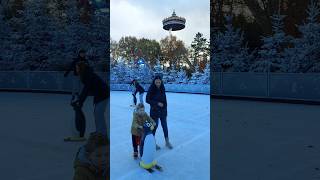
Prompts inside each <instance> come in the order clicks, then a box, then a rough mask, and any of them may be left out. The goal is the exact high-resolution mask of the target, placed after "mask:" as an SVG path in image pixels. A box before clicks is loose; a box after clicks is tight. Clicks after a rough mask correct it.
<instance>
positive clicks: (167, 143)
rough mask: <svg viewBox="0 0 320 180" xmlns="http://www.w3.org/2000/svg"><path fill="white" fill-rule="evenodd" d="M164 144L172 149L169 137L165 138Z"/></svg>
mask: <svg viewBox="0 0 320 180" xmlns="http://www.w3.org/2000/svg"><path fill="white" fill-rule="evenodd" d="M166 146H167V147H168V148H169V149H172V148H173V146H172V144H171V143H170V141H169V138H166Z"/></svg>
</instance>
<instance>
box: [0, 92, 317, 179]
mask: <svg viewBox="0 0 320 180" xmlns="http://www.w3.org/2000/svg"><path fill="white" fill-rule="evenodd" d="M167 96H168V126H169V136H170V139H171V141H172V144H173V146H174V149H173V150H168V149H167V148H166V147H164V138H163V133H162V129H161V126H159V129H158V131H157V135H156V139H157V141H158V143H159V145H160V146H161V148H162V149H161V150H160V151H157V153H156V155H157V160H158V162H159V164H161V165H162V166H163V168H164V172H155V173H154V174H149V173H147V172H146V171H144V170H143V169H141V168H140V167H139V166H138V161H135V160H133V158H132V147H131V137H130V126H131V120H132V108H130V107H129V105H130V103H131V95H130V92H111V179H113V180H114V179H115V180H116V179H137V178H138V179H150V178H152V179H169V180H170V179H201V180H202V179H208V178H209V169H210V165H209V160H210V159H209V157H210V155H209V152H210V151H209V142H210V140H209V139H210V136H209V134H210V131H209V107H210V106H209V104H210V103H209V101H210V100H209V96H206V95H192V94H178V93H168V94H167ZM0 99H1V101H0V107H1V108H0V114H1V118H0V119H1V122H2V124H1V126H0V138H1V151H0V152H1V153H0V159H1V161H2V163H1V165H0V170H1V179H10V180H44V179H45V180H57V179H59V180H70V179H72V175H73V159H74V157H75V154H76V152H77V150H78V148H79V147H80V146H81V145H82V144H83V143H65V142H63V137H64V136H66V135H69V134H70V120H72V115H73V110H72V108H71V107H70V105H69V102H70V95H59V94H41V93H6V92H0ZM212 104H213V106H211V112H213V113H211V116H212V117H213V124H212V125H213V131H212V132H213V134H214V136H213V137H212V138H213V142H214V144H213V146H211V147H212V148H213V154H211V158H212V160H213V161H212V162H213V166H212V167H211V169H212V171H211V173H212V176H213V178H215V179H227V180H229V179H239V178H240V177H241V179H248V180H309V179H310V180H313V179H315V180H316V179H320V170H319V169H320V160H319V159H320V141H319V137H320V120H319V117H320V107H319V106H312V105H302V104H286V103H268V102H256V101H237V100H212ZM148 107H149V106H147V111H148ZM83 109H84V112H85V114H86V118H87V134H88V133H89V132H92V131H93V130H94V123H93V115H92V99H91V98H89V99H88V101H87V102H86V103H85V105H84V108H83Z"/></svg>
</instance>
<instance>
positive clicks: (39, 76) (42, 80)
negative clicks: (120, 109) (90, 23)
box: [0, 71, 210, 95]
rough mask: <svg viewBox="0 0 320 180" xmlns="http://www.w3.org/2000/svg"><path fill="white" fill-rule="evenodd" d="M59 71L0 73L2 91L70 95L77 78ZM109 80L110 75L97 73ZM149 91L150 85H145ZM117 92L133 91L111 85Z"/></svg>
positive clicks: (203, 90)
mask: <svg viewBox="0 0 320 180" xmlns="http://www.w3.org/2000/svg"><path fill="white" fill-rule="evenodd" d="M63 73H64V72H57V71H19V72H18V71H0V90H1V91H12V92H36V93H39V92H40V93H62V94H69V93H71V92H72V90H73V86H74V85H75V84H77V83H76V78H74V76H73V75H72V72H71V74H69V76H68V77H64V76H63ZM97 74H98V75H99V76H100V77H101V78H103V79H104V80H105V81H106V80H107V75H108V73H105V72H97ZM143 86H144V88H145V89H146V90H148V88H149V85H143ZM165 87H166V91H168V92H178V93H195V94H208V95H209V94H210V86H209V85H197V84H190V85H186V84H165ZM110 89H111V90H115V91H131V88H130V85H129V84H110Z"/></svg>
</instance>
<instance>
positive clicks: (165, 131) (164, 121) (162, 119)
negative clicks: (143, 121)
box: [151, 116, 169, 138]
mask: <svg viewBox="0 0 320 180" xmlns="http://www.w3.org/2000/svg"><path fill="white" fill-rule="evenodd" d="M151 118H152V119H153V120H154V121H155V122H156V127H155V128H154V130H153V135H154V136H155V135H156V131H157V128H158V125H159V119H160V122H161V126H162V129H163V135H164V137H165V138H167V137H169V135H168V134H169V133H168V125H167V117H166V116H164V117H160V118H156V117H151Z"/></svg>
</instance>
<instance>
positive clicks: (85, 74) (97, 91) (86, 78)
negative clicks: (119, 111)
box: [76, 62, 110, 135]
mask: <svg viewBox="0 0 320 180" xmlns="http://www.w3.org/2000/svg"><path fill="white" fill-rule="evenodd" d="M76 70H77V73H78V74H79V77H80V80H81V82H82V84H83V88H82V90H81V93H80V96H79V100H78V102H77V104H78V106H79V107H82V106H83V103H84V102H85V100H86V98H87V96H88V95H89V94H90V95H92V96H93V104H94V120H95V125H96V132H98V133H101V134H104V135H109V133H108V132H107V130H108V128H107V122H106V117H105V112H106V106H107V99H108V98H109V97H110V92H109V88H108V86H107V84H106V83H105V82H104V81H103V80H102V79H101V78H100V77H99V76H98V75H97V74H95V73H94V72H93V71H92V70H91V68H90V67H89V66H88V65H87V64H85V63H81V62H80V63H78V64H77V65H76Z"/></svg>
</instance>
